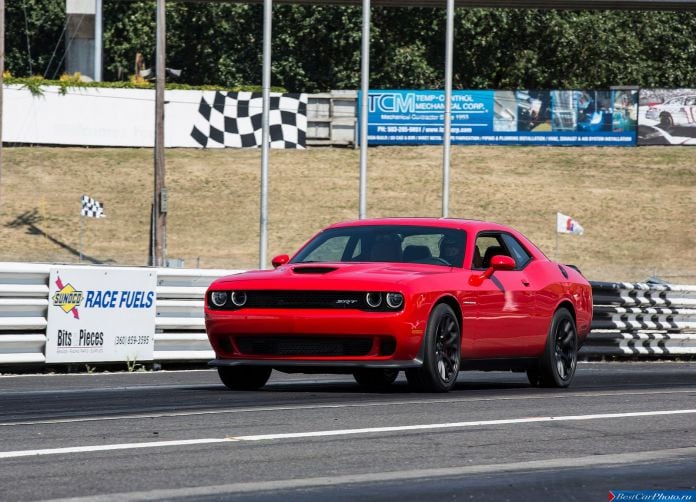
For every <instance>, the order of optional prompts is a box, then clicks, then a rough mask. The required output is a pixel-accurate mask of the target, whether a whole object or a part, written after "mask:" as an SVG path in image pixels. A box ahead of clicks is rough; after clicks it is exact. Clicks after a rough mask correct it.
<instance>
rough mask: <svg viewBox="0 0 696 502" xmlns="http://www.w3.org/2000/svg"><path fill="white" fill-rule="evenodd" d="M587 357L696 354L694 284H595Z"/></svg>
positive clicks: (582, 352) (584, 349)
mask: <svg viewBox="0 0 696 502" xmlns="http://www.w3.org/2000/svg"><path fill="white" fill-rule="evenodd" d="M592 295H593V318H592V333H591V334H590V337H589V338H588V340H587V343H586V344H585V346H584V347H583V349H582V351H581V354H584V355H587V356H640V357H646V356H647V357H657V356H692V355H694V354H696V286H677V285H665V284H648V283H636V284H633V283H625V282H592Z"/></svg>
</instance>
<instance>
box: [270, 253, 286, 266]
mask: <svg viewBox="0 0 696 502" xmlns="http://www.w3.org/2000/svg"><path fill="white" fill-rule="evenodd" d="M289 261H290V257H289V256H288V255H286V254H279V255H278V256H276V257H274V258H273V259H272V260H271V264H272V265H273V268H278V267H280V266H281V265H285V264H286V263H287V262H289Z"/></svg>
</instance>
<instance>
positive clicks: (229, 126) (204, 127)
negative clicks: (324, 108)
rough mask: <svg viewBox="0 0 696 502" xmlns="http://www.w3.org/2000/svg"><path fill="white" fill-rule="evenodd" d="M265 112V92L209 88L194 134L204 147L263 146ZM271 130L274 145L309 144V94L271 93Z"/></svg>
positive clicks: (296, 147) (203, 98)
mask: <svg viewBox="0 0 696 502" xmlns="http://www.w3.org/2000/svg"><path fill="white" fill-rule="evenodd" d="M211 103H212V104H211ZM262 116H263V96H262V95H261V93H258V92H227V93H224V92H219V91H218V92H214V93H213V92H207V93H204V94H203V97H202V98H201V103H200V105H199V107H198V116H197V118H196V123H195V125H194V126H193V130H192V131H191V137H192V138H193V139H194V140H195V141H196V142H197V143H198V144H199V145H201V146H202V147H203V148H216V147H217V148H224V147H233V148H250V147H251V148H253V147H259V146H261V140H262ZM269 132H270V136H271V137H270V142H271V143H270V146H271V148H295V149H303V148H305V145H306V136H307V95H306V94H290V93H287V94H278V93H273V94H271V102H270V113H269Z"/></svg>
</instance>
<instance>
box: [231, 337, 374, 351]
mask: <svg viewBox="0 0 696 502" xmlns="http://www.w3.org/2000/svg"><path fill="white" fill-rule="evenodd" d="M235 343H236V345H237V348H238V349H239V352H241V353H242V354H246V355H258V356H365V355H367V354H368V353H369V352H370V349H372V337H350V338H347V337H334V336H311V337H294V336H237V337H235Z"/></svg>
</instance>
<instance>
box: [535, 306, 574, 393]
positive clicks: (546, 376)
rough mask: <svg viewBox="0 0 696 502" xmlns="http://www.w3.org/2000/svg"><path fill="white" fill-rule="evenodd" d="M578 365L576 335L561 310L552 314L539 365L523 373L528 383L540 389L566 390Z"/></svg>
mask: <svg viewBox="0 0 696 502" xmlns="http://www.w3.org/2000/svg"><path fill="white" fill-rule="evenodd" d="M577 364H578V334H577V330H576V329H575V320H574V319H573V316H572V315H571V314H570V312H568V310H567V309H565V308H560V309H558V310H557V311H556V313H555V314H554V315H553V319H552V321H551V328H550V329H549V335H548V338H547V340H546V348H545V350H544V354H543V355H542V356H541V359H540V360H539V366H538V367H537V368H532V369H530V370H529V371H527V376H528V377H529V382H530V383H531V384H532V385H534V386H540V387H561V388H563V387H568V386H569V385H570V383H571V382H572V381H573V377H574V376H575V369H576V367H577Z"/></svg>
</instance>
